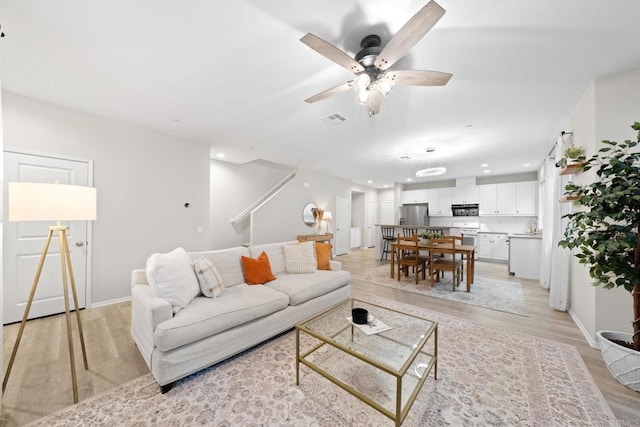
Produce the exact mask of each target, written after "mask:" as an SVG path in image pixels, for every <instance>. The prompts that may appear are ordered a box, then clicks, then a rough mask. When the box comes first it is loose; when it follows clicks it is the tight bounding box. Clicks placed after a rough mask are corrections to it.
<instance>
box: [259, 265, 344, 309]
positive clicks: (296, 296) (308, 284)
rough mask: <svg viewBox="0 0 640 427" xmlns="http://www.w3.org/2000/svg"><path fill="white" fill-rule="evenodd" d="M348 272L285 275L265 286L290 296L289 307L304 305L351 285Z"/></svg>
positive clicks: (323, 271)
mask: <svg viewBox="0 0 640 427" xmlns="http://www.w3.org/2000/svg"><path fill="white" fill-rule="evenodd" d="M350 279H351V275H350V274H349V272H347V271H342V270H340V271H331V270H318V271H316V272H315V273H314V274H284V275H280V276H278V278H277V279H276V280H274V281H272V282H269V283H267V284H266V285H265V286H266V287H269V288H273V289H275V290H277V291H280V292H282V293H284V294H287V295H288V296H289V305H298V304H302V303H304V302H306V301H309V300H310V299H313V298H316V297H318V296H320V295H324V294H326V293H329V292H331V291H333V290H336V289H339V288H341V287H343V286H346V285H348V284H349V280H350Z"/></svg>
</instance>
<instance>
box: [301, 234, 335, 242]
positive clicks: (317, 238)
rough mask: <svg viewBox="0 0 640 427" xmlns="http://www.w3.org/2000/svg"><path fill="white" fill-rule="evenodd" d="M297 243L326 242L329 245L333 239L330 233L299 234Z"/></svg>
mask: <svg viewBox="0 0 640 427" xmlns="http://www.w3.org/2000/svg"><path fill="white" fill-rule="evenodd" d="M297 239H298V242H326V243H331V239H333V234H332V233H324V234H299V235H298V237H297Z"/></svg>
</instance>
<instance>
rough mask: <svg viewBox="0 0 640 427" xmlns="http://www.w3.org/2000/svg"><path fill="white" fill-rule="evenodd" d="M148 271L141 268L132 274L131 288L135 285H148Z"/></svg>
mask: <svg viewBox="0 0 640 427" xmlns="http://www.w3.org/2000/svg"><path fill="white" fill-rule="evenodd" d="M148 284H149V282H148V281H147V270H146V269H144V268H139V269H136V270H133V271H132V272H131V287H133V286H134V285H148Z"/></svg>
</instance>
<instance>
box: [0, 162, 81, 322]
mask: <svg viewBox="0 0 640 427" xmlns="http://www.w3.org/2000/svg"><path fill="white" fill-rule="evenodd" d="M4 174H5V176H4V182H5V186H4V190H3V191H4V194H5V197H4V200H5V202H4V212H5V213H8V206H7V202H6V200H7V196H6V194H7V183H9V182H45V183H52V182H55V181H58V182H59V183H60V184H74V185H85V186H86V185H89V164H88V163H87V162H82V161H75V160H66V159H59V158H53V157H45V156H38V155H31V154H24V153H15V152H9V151H5V153H4ZM50 225H55V222H54V221H51V222H47V221H25V222H9V220H8V214H6V215H4V223H3V226H4V231H5V232H4V237H3V244H4V255H3V265H4V271H3V275H4V276H3V278H4V291H3V296H4V302H3V307H4V318H3V323H4V324H7V323H12V322H17V321H20V320H21V319H22V316H23V313H24V309H25V306H26V303H27V299H28V297H29V291H30V290H31V285H32V283H33V279H34V276H35V273H36V269H37V267H38V262H39V260H40V257H41V255H42V250H43V248H44V245H45V242H46V239H47V232H48V230H49V226H50ZM63 225H68V226H69V231H68V232H67V238H68V240H69V250H70V252H71V262H72V266H73V272H74V278H75V282H76V288H77V292H78V304H79V305H80V307H85V305H86V292H87V258H88V253H87V246H88V242H87V235H88V226H89V225H88V222H87V221H69V222H65V223H63ZM54 236H55V237H54V239H53V240H52V241H51V244H50V246H49V252H48V255H47V258H46V260H45V262H44V267H43V270H42V274H41V276H40V280H39V282H38V288H37V291H36V294H35V297H34V300H33V304H32V305H31V310H30V312H29V318H30V319H31V318H35V317H42V316H48V315H50V314H56V313H61V312H63V311H64V297H63V293H62V292H63V291H62V272H61V267H60V251H59V243H58V238H57V234H54ZM69 299H70V307H73V299H72V296H71V295H70V298H69Z"/></svg>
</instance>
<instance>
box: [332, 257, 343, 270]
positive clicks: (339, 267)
mask: <svg viewBox="0 0 640 427" xmlns="http://www.w3.org/2000/svg"><path fill="white" fill-rule="evenodd" d="M329 268H330V269H331V270H333V271H340V270H342V263H341V262H340V261H335V260H329Z"/></svg>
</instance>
